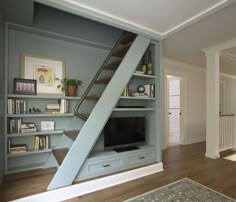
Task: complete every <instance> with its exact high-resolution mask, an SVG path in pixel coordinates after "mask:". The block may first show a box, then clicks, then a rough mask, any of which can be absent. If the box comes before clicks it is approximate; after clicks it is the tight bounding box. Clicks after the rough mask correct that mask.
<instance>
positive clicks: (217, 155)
mask: <svg viewBox="0 0 236 202" xmlns="http://www.w3.org/2000/svg"><path fill="white" fill-rule="evenodd" d="M205 157H207V158H211V159H218V158H220V155H219V154H209V153H205Z"/></svg>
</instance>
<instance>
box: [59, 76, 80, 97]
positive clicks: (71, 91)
mask: <svg viewBox="0 0 236 202" xmlns="http://www.w3.org/2000/svg"><path fill="white" fill-rule="evenodd" d="M81 84H82V81H81V80H78V79H66V78H64V79H62V80H61V84H59V85H58V86H57V88H61V90H62V92H64V91H65V93H66V95H67V96H76V92H77V88H78V86H79V85H81Z"/></svg>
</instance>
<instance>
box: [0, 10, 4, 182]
mask: <svg viewBox="0 0 236 202" xmlns="http://www.w3.org/2000/svg"><path fill="white" fill-rule="evenodd" d="M0 72H1V74H0V183H1V182H2V178H3V175H4V162H5V161H4V134H3V125H4V124H3V114H4V110H3V93H4V23H3V19H2V16H1V14H0Z"/></svg>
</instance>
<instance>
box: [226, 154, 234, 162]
mask: <svg viewBox="0 0 236 202" xmlns="http://www.w3.org/2000/svg"><path fill="white" fill-rule="evenodd" d="M224 159H227V160H230V161H236V154H232V155H229V156H226V157H224Z"/></svg>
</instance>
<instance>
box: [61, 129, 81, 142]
mask: <svg viewBox="0 0 236 202" xmlns="http://www.w3.org/2000/svg"><path fill="white" fill-rule="evenodd" d="M64 134H65V135H66V136H68V137H69V138H70V139H72V140H73V141H75V139H76V137H77V136H78V134H79V130H67V131H64Z"/></svg>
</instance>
